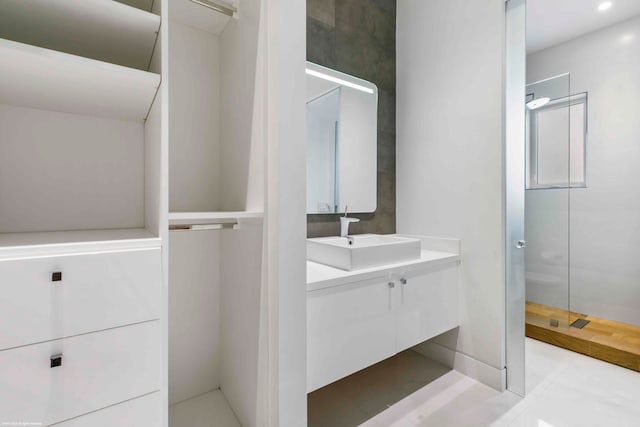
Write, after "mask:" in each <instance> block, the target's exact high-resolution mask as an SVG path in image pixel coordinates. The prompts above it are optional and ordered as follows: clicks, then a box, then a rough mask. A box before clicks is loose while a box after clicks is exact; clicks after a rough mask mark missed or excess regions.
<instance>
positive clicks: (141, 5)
mask: <svg viewBox="0 0 640 427" xmlns="http://www.w3.org/2000/svg"><path fill="white" fill-rule="evenodd" d="M115 1H116V2H118V3H122V4H126V5H129V6H131V7H136V8H138V9H142V10H144V11H147V12H151V8H152V7H153V6H154V3H155V0H115Z"/></svg>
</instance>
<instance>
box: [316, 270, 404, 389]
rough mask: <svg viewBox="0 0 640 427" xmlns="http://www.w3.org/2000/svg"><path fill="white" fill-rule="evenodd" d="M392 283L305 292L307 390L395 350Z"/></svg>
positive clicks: (389, 354) (347, 373)
mask: <svg viewBox="0 0 640 427" xmlns="http://www.w3.org/2000/svg"><path fill="white" fill-rule="evenodd" d="M393 298H394V289H391V288H389V286H388V280H384V279H374V280H371V281H366V282H358V283H354V284H350V285H345V286H339V287H336V288H331V289H326V290H322V291H317V292H311V293H309V294H308V295H307V363H308V366H307V391H308V392H311V391H313V390H316V389H318V388H320V387H323V386H325V385H327V384H329V383H332V382H333V381H336V380H338V379H340V378H342V377H345V376H347V375H350V374H352V373H354V372H356V371H359V370H360V369H362V368H365V367H367V366H369V365H372V364H374V363H376V362H379V361H381V360H384V359H386V358H387V357H389V356H392V355H393V354H394V353H395V334H396V329H395V319H394V313H393V311H392V304H393Z"/></svg>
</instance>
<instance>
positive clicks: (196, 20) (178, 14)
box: [169, 0, 237, 35]
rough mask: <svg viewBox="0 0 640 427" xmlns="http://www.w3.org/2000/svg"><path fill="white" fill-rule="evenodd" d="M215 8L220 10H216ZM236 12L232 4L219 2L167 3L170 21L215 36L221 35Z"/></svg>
mask: <svg viewBox="0 0 640 427" xmlns="http://www.w3.org/2000/svg"><path fill="white" fill-rule="evenodd" d="M208 6H209V7H208ZM216 7H220V9H219V10H216V9H215V8H216ZM220 10H225V11H226V12H221V11H220ZM236 10H237V9H236V6H235V5H234V4H231V3H228V2H225V1H221V0H196V1H193V0H171V1H170V2H169V16H170V17H171V19H172V20H175V21H178V22H181V23H183V24H186V25H189V26H191V27H194V28H197V29H199V30H202V31H206V32H209V33H212V34H216V35H220V34H222V32H223V31H224V29H225V28H226V27H227V24H228V23H229V21H230V20H231V18H232V17H233V16H236V13H237V12H236Z"/></svg>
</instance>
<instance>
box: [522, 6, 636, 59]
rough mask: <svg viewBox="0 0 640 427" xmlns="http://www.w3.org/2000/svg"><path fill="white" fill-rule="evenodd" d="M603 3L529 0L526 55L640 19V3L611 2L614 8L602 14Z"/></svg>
mask: <svg viewBox="0 0 640 427" xmlns="http://www.w3.org/2000/svg"><path fill="white" fill-rule="evenodd" d="M604 1H605V0H527V53H533V52H537V51H539V50H542V49H545V48H547V47H551V46H555V45H557V44H560V43H563V42H566V41H568V40H571V39H574V38H576V37H579V36H581V35H584V34H587V33H590V32H592V31H595V30H598V29H600V28H604V27H607V26H609V25H613V24H615V23H617V22H621V21H624V20H627V19H629V18H632V17H633V16H636V15H640V0H610V1H611V3H613V6H612V7H611V8H610V9H609V10H607V11H605V12H599V11H598V5H599V4H601V3H603V2H604Z"/></svg>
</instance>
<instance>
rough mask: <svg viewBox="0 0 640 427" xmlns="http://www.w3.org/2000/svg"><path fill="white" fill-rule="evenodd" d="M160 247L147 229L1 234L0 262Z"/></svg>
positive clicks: (155, 237) (157, 238)
mask: <svg viewBox="0 0 640 427" xmlns="http://www.w3.org/2000/svg"><path fill="white" fill-rule="evenodd" d="M160 244H161V240H160V238H159V237H158V236H155V235H154V234H153V233H151V232H149V231H148V230H146V229H144V228H127V229H113V230H76V231H45V232H38V233H0V259H1V258H6V257H19V256H25V255H30V256H42V255H47V254H56V253H69V252H83V251H92V250H122V249H139V248H146V247H157V246H159V245H160Z"/></svg>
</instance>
